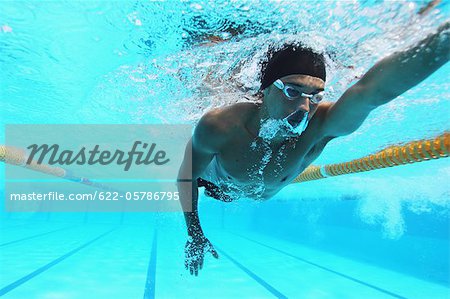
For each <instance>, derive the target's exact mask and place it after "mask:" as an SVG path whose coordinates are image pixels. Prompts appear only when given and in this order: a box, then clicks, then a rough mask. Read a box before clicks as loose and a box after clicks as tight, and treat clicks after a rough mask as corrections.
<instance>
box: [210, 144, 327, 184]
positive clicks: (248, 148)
mask: <svg viewBox="0 0 450 299" xmlns="http://www.w3.org/2000/svg"><path fill="white" fill-rule="evenodd" d="M325 144H326V142H321V141H319V142H313V141H311V140H308V139H304V140H301V141H300V142H296V143H284V144H281V145H279V146H270V144H268V143H265V142H263V141H262V140H244V141H235V142H233V143H230V144H228V145H227V146H226V147H224V148H223V150H222V151H221V152H220V153H219V155H218V156H217V159H218V162H219V164H220V165H221V167H222V168H223V170H225V172H226V173H227V175H228V179H232V180H235V181H238V182H240V183H242V184H252V183H254V182H255V181H259V182H261V181H263V182H264V184H265V185H266V186H271V185H274V186H279V185H280V184H285V183H288V182H290V181H291V180H292V179H294V178H295V177H296V176H297V175H298V174H299V173H301V172H302V171H303V170H304V169H305V168H306V167H307V166H308V165H309V164H310V163H311V162H312V161H314V160H315V159H316V158H317V157H318V156H319V155H320V153H321V152H322V150H323V148H324V146H325Z"/></svg>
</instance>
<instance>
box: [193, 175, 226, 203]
mask: <svg viewBox="0 0 450 299" xmlns="http://www.w3.org/2000/svg"><path fill="white" fill-rule="evenodd" d="M197 185H198V186H199V187H205V195H206V196H209V197H212V198H215V199H217V200H220V201H224V202H230V201H232V199H231V198H230V197H229V196H228V195H226V194H225V193H223V192H222V191H221V190H220V189H219V187H217V186H216V185H215V184H213V183H211V182H210V181H207V180H204V179H202V178H198V179H197Z"/></svg>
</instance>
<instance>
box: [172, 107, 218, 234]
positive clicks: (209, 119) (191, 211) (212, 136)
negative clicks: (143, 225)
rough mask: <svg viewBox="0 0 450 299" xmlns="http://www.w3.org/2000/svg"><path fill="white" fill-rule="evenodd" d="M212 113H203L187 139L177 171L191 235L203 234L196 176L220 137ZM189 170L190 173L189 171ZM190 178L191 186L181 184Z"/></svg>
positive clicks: (216, 147)
mask: <svg viewBox="0 0 450 299" xmlns="http://www.w3.org/2000/svg"><path fill="white" fill-rule="evenodd" d="M215 121H216V120H215V118H214V113H211V112H210V113H207V114H205V115H204V116H203V117H202V119H200V121H199V123H198V125H197V127H196V128H195V131H194V135H193V136H192V138H191V140H190V141H189V143H188V145H187V147H186V151H185V158H184V161H183V164H182V165H181V168H180V171H179V173H178V179H179V183H178V190H179V192H180V203H181V206H182V208H183V211H184V217H185V220H186V226H187V232H188V235H189V236H191V237H196V236H201V235H203V231H202V228H201V225H200V220H199V217H198V185H197V178H198V177H200V175H201V174H202V173H203V171H204V170H205V169H206V167H207V166H208V164H209V163H210V162H211V160H212V159H213V157H214V155H215V154H216V153H217V151H218V150H217V149H218V147H219V146H220V140H221V139H222V138H221V136H220V134H217V133H218V132H217V130H215V126H214V122H215ZM189 159H192V169H190V168H189V167H188V165H189V163H188V161H189ZM189 171H191V173H189ZM186 178H192V188H189V184H183V183H182V181H183V179H186Z"/></svg>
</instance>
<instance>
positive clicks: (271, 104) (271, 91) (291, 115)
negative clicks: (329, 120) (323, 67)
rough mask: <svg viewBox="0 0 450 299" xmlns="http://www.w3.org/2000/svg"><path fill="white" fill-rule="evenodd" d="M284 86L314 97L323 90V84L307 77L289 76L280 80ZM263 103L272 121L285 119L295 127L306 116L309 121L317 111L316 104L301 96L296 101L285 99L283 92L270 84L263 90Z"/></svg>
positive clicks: (320, 80) (319, 80)
mask: <svg viewBox="0 0 450 299" xmlns="http://www.w3.org/2000/svg"><path fill="white" fill-rule="evenodd" d="M280 80H281V81H282V82H283V83H284V85H286V84H288V85H291V86H294V87H295V88H296V89H297V90H299V91H301V92H302V93H304V94H308V95H314V94H317V93H319V92H321V91H323V90H324V87H325V82H324V81H323V80H322V79H320V78H317V77H311V76H308V75H289V76H285V77H282V78H280ZM264 102H265V104H266V106H267V109H268V113H269V117H270V118H272V119H277V120H282V119H285V118H286V120H287V121H288V122H289V124H291V125H292V127H296V126H297V125H298V124H300V123H301V122H302V120H303V119H304V117H305V116H306V117H307V118H308V120H309V119H311V117H312V116H313V115H314V113H315V112H316V110H317V106H318V103H314V102H313V101H311V100H310V98H308V97H306V96H301V97H299V98H298V99H291V98H289V97H287V96H286V95H285V94H284V93H283V90H280V89H279V88H277V87H276V86H275V85H274V84H271V85H270V86H269V87H268V88H266V89H265V90H264Z"/></svg>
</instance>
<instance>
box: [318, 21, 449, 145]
mask: <svg viewBox="0 0 450 299" xmlns="http://www.w3.org/2000/svg"><path fill="white" fill-rule="evenodd" d="M449 42H450V23H449V22H447V23H445V24H444V25H442V26H441V27H439V29H438V32H437V33H435V34H432V35H430V36H428V37H427V38H425V39H424V40H422V41H421V42H420V43H419V44H418V45H416V46H415V47H412V48H410V49H408V50H406V51H403V52H398V53H394V54H392V55H390V56H388V57H386V58H384V59H382V60H381V61H379V62H378V63H376V64H375V65H374V66H373V67H372V68H371V69H370V70H369V71H368V72H367V73H366V74H365V75H364V76H363V77H362V78H361V80H360V81H358V82H357V83H356V84H355V85H354V86H352V87H351V88H350V89H348V90H347V91H346V92H345V93H344V94H343V95H342V97H341V98H340V99H339V100H338V101H337V102H336V103H335V104H334V105H332V106H331V107H330V108H329V109H328V111H327V113H326V117H325V119H324V120H323V133H324V135H328V136H342V135H346V134H350V133H352V132H354V131H355V130H356V129H357V128H359V126H360V125H361V124H362V122H363V121H364V120H365V119H366V117H367V116H368V115H369V113H370V112H371V111H372V110H373V109H375V108H376V107H378V106H380V105H383V104H386V103H388V102H389V101H391V100H392V99H394V98H396V97H397V96H399V95H401V94H402V93H404V92H405V91H407V90H408V89H410V88H411V87H413V86H415V85H417V84H418V83H420V82H421V81H422V80H424V79H425V78H426V77H428V76H429V75H431V74H432V73H433V72H434V71H436V70H437V69H438V68H439V67H441V66H442V65H444V64H445V63H446V62H448V60H449V58H450V50H449Z"/></svg>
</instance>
